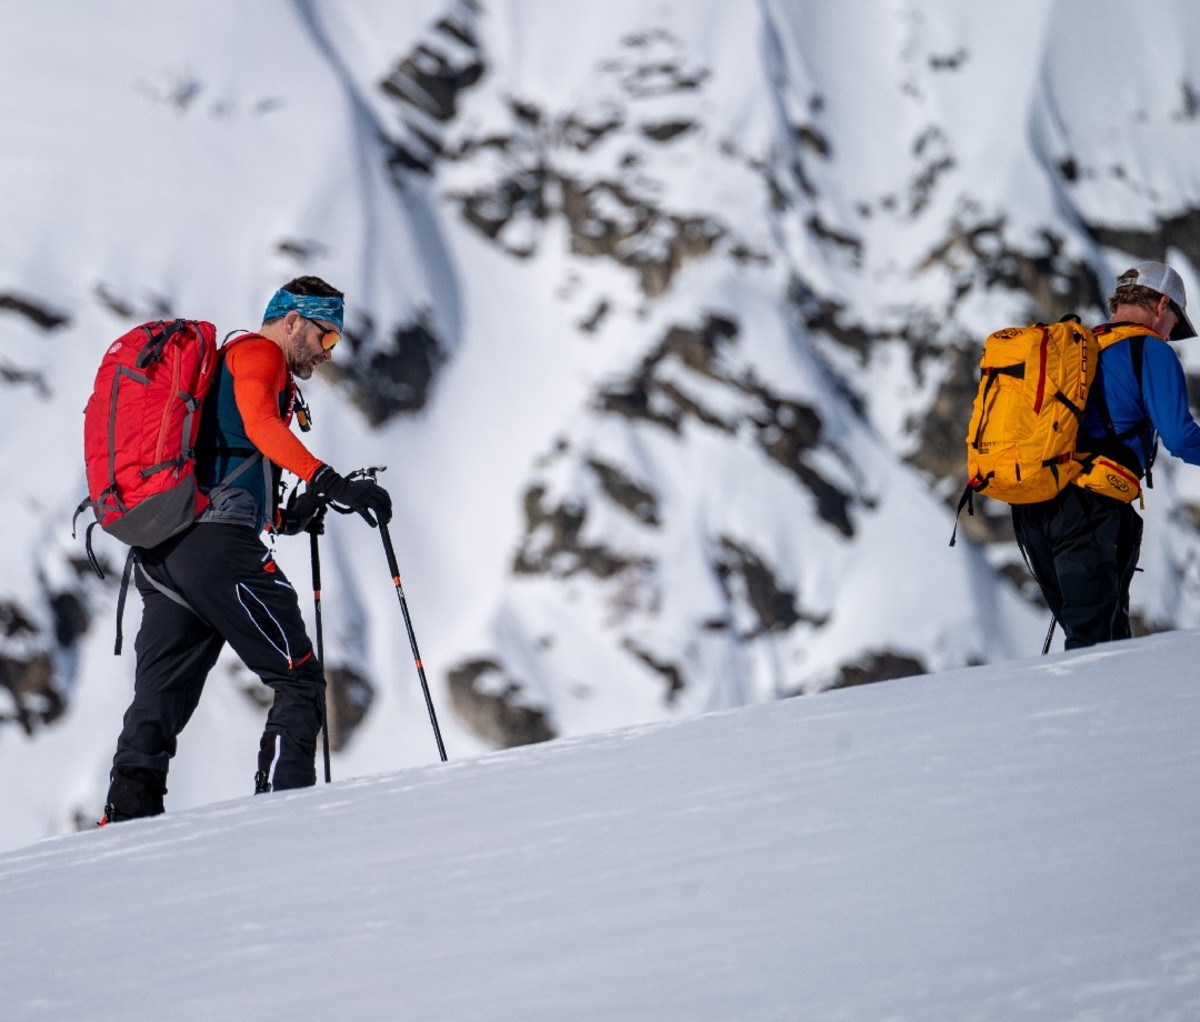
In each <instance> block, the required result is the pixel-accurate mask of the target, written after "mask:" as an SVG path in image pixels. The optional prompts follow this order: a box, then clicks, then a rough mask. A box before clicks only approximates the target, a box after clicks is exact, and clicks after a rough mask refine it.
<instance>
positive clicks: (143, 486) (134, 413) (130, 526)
mask: <svg viewBox="0 0 1200 1022" xmlns="http://www.w3.org/2000/svg"><path fill="white" fill-rule="evenodd" d="M216 354H217V343H216V328H215V327H214V326H213V325H212V324H211V323H203V322H198V321H194V320H185V319H176V320H173V321H169V322H162V321H160V322H151V323H143V324H142V325H141V326H139V327H134V329H132V330H130V331H129V332H128V333H127V334H125V335H124V336H122V337H120V338H118V339H117V340H116V341H114V342H113V343H112V345H110V347H109V349H108V351H106V352H105V354H104V359H103V360H102V361H101V363H100V369H99V371H98V372H97V373H96V382H95V385H94V387H93V389H92V396H91V398H90V399H89V400H88V403H87V408H86V410H85V411H84V416H83V453H84V458H85V460H86V463H87V479H88V498H87V499H86V500H84V501H83V503H81V504H80V505H79V507H78V509H77V510H76V512H75V514H76V516H78V515H79V514H80V513H81V512H82V511H83V510H84V509H85V508H88V507H90V508H91V509H92V510H93V511H94V512H95V515H96V521H95V523H93V525H91V526H88V533H89V540H90V533H91V530H92V528H93V527H94V525H99V526H100V528H102V529H103V530H104V531H105V532H107V533H108V534H109V535H110V536H115V537H116V538H117V539H119V540H120V541H121V542H122V543H128V544H129V545H130V546H134V547H152V546H156V545H158V544H159V543H162V542H163V541H164V540H167V539H169V538H170V537H171V536H174V535H175V534H176V533H178V532H182V531H183V530H184V529H186V528H187V527H188V526H189V525H191V524H192V522H193V521H195V519H196V516H197V515H198V514H200V512H201V511H203V510H204V508H205V507H206V506H207V504H208V498H207V497H205V496H204V495H203V494H202V493H200V491H199V490H198V489H197V486H196V472H195V460H194V454H195V452H194V447H195V443H196V434H197V433H198V432H199V429H200V409H201V406H202V405H203V403H204V395H205V394H206V393H207V392H208V388H209V385H210V384H211V383H212V381H213V377H214V375H215V370H216V368H217V366H218V364H219V363H218V360H217V357H216ZM88 553H89V556H90V554H91V543H90V541H89V543H88ZM93 566H95V567H97V568H98V566H96V564H95V560H94V558H93Z"/></svg>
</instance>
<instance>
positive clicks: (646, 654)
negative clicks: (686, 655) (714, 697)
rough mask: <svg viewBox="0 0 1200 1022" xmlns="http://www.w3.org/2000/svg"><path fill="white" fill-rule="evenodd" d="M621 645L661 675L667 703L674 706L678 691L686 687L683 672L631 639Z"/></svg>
mask: <svg viewBox="0 0 1200 1022" xmlns="http://www.w3.org/2000/svg"><path fill="white" fill-rule="evenodd" d="M622 645H623V646H624V647H625V649H627V650H628V651H629V652H630V653H632V654H633V655H634V656H635V657H637V658H638V660H640V661H641V662H642V663H643V664H645V665H646V666H647V667H649V668H650V669H651V670H652V671H654V672H655V673H656V674H658V675H660V676H661V677H662V679H663V681H664V682H665V683H666V686H667V694H666V702H667V705H668V706H674V705H675V702H676V701H677V700H678V698H679V693H680V692H682V691H683V690H684V688H685V687H686V682H685V680H684V677H683V672H682V671H681V670H680V669H679V667H678V666H677V665H676V664H673V663H671V662H670V661H668V660H662V659H660V658H659V657H656V656H655V655H654V654H653V653H651V652H650V651H649V650H646V649H642V648H641V647H640V646H638V644H637V643H636V642H634V641H633V640H632V639H626V640H625V641H624V642H623V643H622Z"/></svg>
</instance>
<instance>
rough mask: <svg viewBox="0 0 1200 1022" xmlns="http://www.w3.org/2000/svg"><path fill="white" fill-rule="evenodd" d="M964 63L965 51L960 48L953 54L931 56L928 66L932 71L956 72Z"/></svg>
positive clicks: (965, 58)
mask: <svg viewBox="0 0 1200 1022" xmlns="http://www.w3.org/2000/svg"><path fill="white" fill-rule="evenodd" d="M966 62H967V51H966V49H965V48H963V47H961V46H960V47H959V48H958V49H957V50H955V51H954V52H953V53H946V54H932V55H931V56H930V58H929V66H930V67H931V68H932V69H933V70H934V71H957V70H958V69H959V68H960V67H962V66H963V64H965V63H966Z"/></svg>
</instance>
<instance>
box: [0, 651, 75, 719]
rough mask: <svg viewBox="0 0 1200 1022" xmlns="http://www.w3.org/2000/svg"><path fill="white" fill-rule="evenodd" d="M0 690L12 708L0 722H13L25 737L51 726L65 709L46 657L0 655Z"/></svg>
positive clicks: (43, 654) (0, 716)
mask: <svg viewBox="0 0 1200 1022" xmlns="http://www.w3.org/2000/svg"><path fill="white" fill-rule="evenodd" d="M0 688H3V689H6V690H7V691H8V693H9V695H10V696H11V697H12V702H13V707H14V709H13V712H12V713H10V714H0V722H4V721H8V720H12V721H15V722H16V723H18V724H20V726H21V729H22V730H23V731H24V732H25V733H26V734H27V735H32V734H33V733H34V732H35V731H36V730H37V729H38V728H39V727H42V726H44V725H46V724H51V723H53V722H54V721H55V720H57V719H58V718H59V717H60V716H62V714H63V711H64V710H65V709H66V702H65V701H64V699H63V697H62V694H61V693H60V692H59V691H58V688H57V687H56V685H55V682H54V669H53V666H52V664H51V661H50V657H49V655H48V654H46V653H34V654H32V655H31V656H28V657H17V656H9V655H7V654H0Z"/></svg>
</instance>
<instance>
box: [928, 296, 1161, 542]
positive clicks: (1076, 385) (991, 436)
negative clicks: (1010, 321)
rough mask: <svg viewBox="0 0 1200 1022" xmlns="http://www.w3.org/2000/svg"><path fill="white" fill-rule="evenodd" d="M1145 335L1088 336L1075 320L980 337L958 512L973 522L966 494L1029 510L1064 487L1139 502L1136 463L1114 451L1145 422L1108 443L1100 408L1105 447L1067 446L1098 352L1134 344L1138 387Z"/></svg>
mask: <svg viewBox="0 0 1200 1022" xmlns="http://www.w3.org/2000/svg"><path fill="white" fill-rule="evenodd" d="M1148 333H1150V331H1149V330H1147V329H1146V327H1144V326H1137V325H1134V324H1128V325H1127V324H1121V325H1119V326H1113V327H1106V328H1104V329H1102V330H1100V331H1099V332H1093V331H1092V330H1089V329H1088V328H1087V327H1086V326H1084V325H1083V324H1082V323H1080V321H1079V318H1078V317H1077V316H1066V317H1064V318H1063V319H1061V320H1059V322H1057V323H1051V324H1049V325H1047V324H1045V323H1036V324H1034V325H1033V326H1027V327H1009V328H1007V329H1004V330H997V331H996V332H995V333H993V334H991V335H989V336H988V338H987V340H986V341H984V344H983V357H982V358H981V359H980V361H979V370H980V373H979V389H978V391H977V392H976V395H975V404H974V406H973V408H972V411H971V422H970V425H969V427H968V429H967V438H966V439H967V478H968V482H967V487H966V489H965V490H964V491H963V496H962V499H961V500H960V501H959V504H958V510H959V513H961V512H962V509H963V507H964V506H966V507H968V509H969V511H970V513H972V514H973V513H974V507H973V506H972V499H973V497H974V495H975V494H976V493H986V494H987V495H988V496H989V497H995V498H996V499H997V500H1002V501H1005V502H1006V503H1009V504H1032V503H1035V502H1037V501H1043V500H1049V499H1050V498H1051V497H1054V496H1056V495H1057V494H1058V493H1060V492H1061V491H1062V489H1063V487H1065V486H1067V485H1068V484H1070V483H1075V484H1076V485H1078V486H1082V487H1084V488H1085V489H1089V490H1093V491H1095V492H1097V493H1103V494H1105V495H1106V496H1110V497H1115V498H1116V499H1117V500H1122V501H1132V500H1135V499H1136V498H1137V497H1138V496H1139V495H1140V494H1141V480H1140V478H1139V476H1138V470H1137V465H1136V461H1132V460H1131V459H1129V458H1121V456H1120V453H1119V452H1120V451H1121V450H1122V444H1121V441H1124V440H1125V439H1128V438H1129V437H1131V436H1135V435H1138V434H1140V433H1142V432H1143V431H1144V430H1145V429H1147V428H1148V426H1149V423H1148V421H1147V422H1146V423H1144V424H1142V423H1139V424H1138V426H1137V427H1135V428H1134V429H1133V430H1129V431H1126V432H1125V433H1123V434H1120V435H1118V434H1117V433H1116V431H1115V430H1114V429H1113V428H1112V423H1111V420H1109V417H1108V414H1107V408H1103V409H1102V413H1103V415H1102V417H1103V418H1104V419H1105V420H1108V421H1107V427H1108V428H1107V432H1108V440H1107V441H1102V442H1093V443H1091V444H1089V446H1090V447H1093V448H1097V447H1099V448H1105V449H1104V450H1089V451H1080V450H1078V448H1077V443H1076V442H1077V439H1078V436H1079V427H1080V425H1081V424H1082V422H1083V415H1084V409H1085V407H1086V405H1087V399H1088V393H1089V392H1090V390H1091V387H1092V383H1093V381H1094V380H1095V377H1096V374H1097V371H1098V370H1099V365H1100V352H1101V351H1102V350H1104V349H1105V348H1108V347H1109V346H1110V345H1112V344H1116V343H1117V342H1118V341H1123V340H1125V339H1126V338H1134V347H1133V349H1132V351H1131V354H1132V356H1133V359H1134V371H1135V374H1136V378H1137V379H1138V381H1139V385H1140V382H1141V362H1142V357H1141V356H1142V341H1141V338H1142V337H1144V336H1145V335H1146V334H1148ZM1149 454H1150V451H1149V448H1148V449H1147V455H1148V457H1149ZM955 531H956V532H957V525H956V526H955ZM950 545H951V546H953V545H954V538H953V537H952V538H951V540H950Z"/></svg>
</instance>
